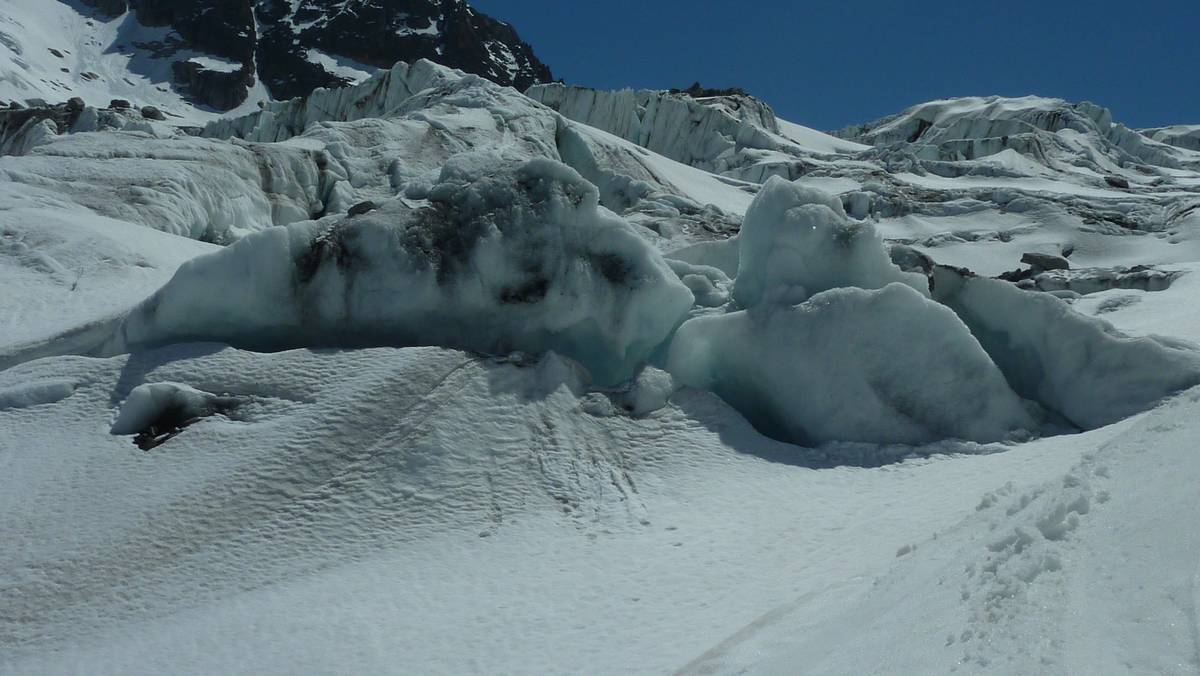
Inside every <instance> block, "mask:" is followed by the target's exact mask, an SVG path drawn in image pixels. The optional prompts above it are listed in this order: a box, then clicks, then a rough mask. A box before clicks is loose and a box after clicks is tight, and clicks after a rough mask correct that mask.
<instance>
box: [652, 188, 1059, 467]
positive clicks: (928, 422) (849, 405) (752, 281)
mask: <svg viewBox="0 0 1200 676" xmlns="http://www.w3.org/2000/svg"><path fill="white" fill-rule="evenodd" d="M736 243H737V247H738V263H737V270H736V272H737V279H736V280H735V282H734V287H733V298H734V300H735V301H737V303H738V304H739V305H740V306H742V307H744V308H747V309H746V310H741V311H735V312H731V313H728V314H717V315H705V316H700V317H696V318H694V319H690V320H688V321H687V322H685V323H684V324H683V326H681V327H680V329H679V331H678V332H677V333H676V335H675V338H674V339H673V341H672V343H671V347H670V350H669V355H668V369H669V371H670V372H671V374H672V375H673V376H674V377H675V378H676V380H677V381H678V382H679V383H681V384H683V385H688V386H691V387H695V388H700V389H706V390H711V391H713V392H715V393H717V394H718V395H719V396H720V397H721V398H723V399H725V401H727V402H729V403H730V405H732V406H733V407H734V408H736V409H738V410H739V411H740V412H741V413H742V414H743V415H745V416H746V417H747V418H749V419H750V420H751V422H753V423H754V424H755V426H756V427H757V428H758V429H760V430H762V431H764V432H766V433H768V434H771V435H772V436H776V437H778V438H781V439H786V440H789V441H792V442H795V443H800V444H806V443H822V442H827V441H832V440H843V441H866V442H881V443H882V442H893V443H918V442H922V441H930V440H933V439H943V438H947V437H959V438H964V439H971V440H976V441H995V440H997V439H1002V438H1004V437H1005V436H1006V435H1008V434H1010V433H1011V432H1013V431H1014V430H1018V429H1032V428H1034V427H1035V426H1036V422H1035V420H1034V418H1033V417H1032V415H1031V414H1030V413H1029V412H1028V411H1027V410H1026V409H1025V407H1024V405H1023V404H1022V402H1021V401H1020V399H1019V398H1018V397H1017V395H1016V394H1014V393H1013V392H1012V390H1011V389H1010V388H1009V387H1008V385H1007V384H1006V383H1005V381H1004V377H1003V375H1002V374H1001V373H1000V371H999V369H997V368H996V366H995V365H994V364H993V363H992V362H991V360H990V359H989V358H988V356H987V354H986V353H985V352H984V351H983V349H982V348H981V347H980V346H979V343H978V341H976V340H975V339H974V338H973V337H972V336H971V334H970V331H969V330H968V329H967V327H966V326H965V325H964V324H963V323H962V322H961V321H960V320H959V319H958V318H957V317H956V316H955V315H954V313H953V311H951V310H949V309H947V308H945V307H943V306H941V305H938V304H937V303H934V302H932V301H930V300H928V299H927V297H926V296H928V293H929V291H928V281H927V278H926V276H925V275H924V274H922V273H915V272H904V271H902V270H901V269H900V268H899V267H897V266H896V265H895V264H894V263H893V262H892V260H891V259H890V258H889V255H888V252H887V250H886V249H885V248H884V246H883V242H882V241H881V240H880V239H879V238H878V237H877V236H876V234H875V231H874V229H873V228H872V227H871V225H870V224H869V223H860V222H856V221H853V220H851V219H850V218H849V217H847V216H846V213H845V211H843V209H842V203H841V200H840V199H838V198H837V197H836V196H833V195H830V194H828V193H825V192H822V191H820V190H816V189H814V188H806V187H802V186H798V185H796V184H793V183H789V182H787V181H785V180H783V179H781V178H778V177H775V178H772V179H771V180H770V181H768V182H767V184H766V185H765V186H763V189H762V190H761V191H760V192H759V194H758V197H756V198H755V200H754V203H753V204H751V205H750V209H749V210H748V211H747V212H746V218H745V220H744V222H743V225H742V232H741V234H740V235H739V236H738V238H737V240H736ZM712 248H713V247H712V246H709V247H706V249H712ZM703 253H704V252H693V253H692V254H691V255H690V256H687V257H689V258H693V259H697V260H704V259H705V258H706V256H704V255H702V254H703ZM678 266H680V267H681V268H683V270H684V271H687V268H689V267H690V268H700V267H702V266H700V265H697V264H695V263H685V262H680V263H679V264H678ZM710 269H713V270H714V271H716V269H715V268H710ZM855 287H858V288H855ZM798 303H799V304H798ZM917 345H920V346H922V347H921V349H920V350H914V349H913V346H917Z"/></svg>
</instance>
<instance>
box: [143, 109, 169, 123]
mask: <svg viewBox="0 0 1200 676" xmlns="http://www.w3.org/2000/svg"><path fill="white" fill-rule="evenodd" d="M142 117H144V118H146V119H147V120H165V119H167V118H166V116H165V115H163V113H162V111H161V110H159V109H158V108H155V107H154V106H142Z"/></svg>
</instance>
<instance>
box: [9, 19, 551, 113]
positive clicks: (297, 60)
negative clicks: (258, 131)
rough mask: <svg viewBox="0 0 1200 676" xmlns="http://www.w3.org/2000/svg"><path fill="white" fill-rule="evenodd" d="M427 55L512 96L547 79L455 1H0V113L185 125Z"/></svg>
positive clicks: (511, 36) (512, 40)
mask: <svg viewBox="0 0 1200 676" xmlns="http://www.w3.org/2000/svg"><path fill="white" fill-rule="evenodd" d="M422 58H426V59H430V60H433V61H436V62H438V63H442V64H445V65H448V66H451V67H454V68H459V69H462V70H465V71H467V72H471V73H476V74H479V75H482V76H484V77H487V78H489V79H491V80H492V81H494V82H498V83H500V84H504V85H513V86H516V87H519V88H525V87H527V86H529V85H530V84H533V83H535V82H547V81H549V80H550V79H551V75H550V70H549V68H547V67H546V66H545V64H543V63H542V62H541V61H539V60H538V59H537V57H536V56H534V54H533V50H532V49H531V48H530V47H529V45H527V44H526V43H524V42H522V41H521V39H520V37H518V35H517V33H516V31H515V30H514V29H513V28H512V26H509V25H508V24H505V23H503V22H500V21H497V20H495V19H492V18H491V17H489V16H487V15H485V14H482V13H480V12H478V11H476V10H475V9H473V8H472V7H471V6H470V5H468V4H467V3H466V2H464V1H463V0H289V1H287V2H284V1H283V0H278V1H277V0H195V1H191V2H175V1H174V0H0V102H8V101H16V102H20V103H22V104H26V105H27V104H28V101H29V99H43V100H45V101H48V102H50V103H61V102H64V101H66V100H67V99H69V98H71V97H73V96H78V97H80V98H82V99H83V100H84V101H86V102H87V103H89V104H92V105H105V104H107V103H108V102H109V101H110V100H111V99H127V100H130V101H132V102H133V103H134V104H136V105H138V106H139V107H140V106H142V105H154V106H157V107H159V108H161V109H162V110H163V111H164V112H166V113H167V114H168V115H174V116H179V117H182V118H185V119H193V118H196V117H198V116H199V117H204V116H205V113H206V112H227V111H231V110H242V111H246V110H253V109H254V106H255V105H256V104H257V103H258V102H260V101H264V100H267V99H268V98H270V99H277V100H282V99H289V98H292V97H296V96H302V95H305V94H308V93H309V92H311V91H312V90H313V89H316V88H318V87H339V86H342V85H346V84H353V83H356V82H360V81H362V80H364V79H365V78H366V77H368V76H369V75H370V74H372V73H374V72H376V71H377V70H379V69H387V68H390V67H391V66H392V64H394V63H396V62H397V61H415V60H417V59H422ZM193 108H195V109H193ZM196 109H198V110H196Z"/></svg>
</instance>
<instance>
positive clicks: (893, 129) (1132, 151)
mask: <svg viewBox="0 0 1200 676" xmlns="http://www.w3.org/2000/svg"><path fill="white" fill-rule="evenodd" d="M837 134H838V136H840V137H842V138H845V139H850V140H854V141H858V142H861V143H867V144H870V145H874V146H878V147H881V148H888V147H894V146H899V147H904V148H905V149H906V150H907V151H908V152H911V153H913V154H914V155H915V156H916V157H917V158H919V159H922V160H931V161H956V160H971V159H976V158H980V157H986V156H989V155H994V154H996V153H999V152H1001V151H1003V150H1005V149H1013V150H1016V151H1017V152H1019V153H1021V154H1022V155H1026V156H1029V157H1032V158H1033V159H1035V160H1036V161H1038V162H1040V163H1043V164H1046V165H1047V166H1049V167H1051V168H1055V169H1059V168H1066V167H1069V166H1071V165H1077V166H1085V167H1088V168H1090V169H1092V170H1094V171H1100V172H1109V171H1113V170H1116V169H1117V168H1120V167H1124V166H1127V165H1134V164H1149V165H1155V166H1160V167H1167V168H1179V167H1180V166H1181V165H1182V163H1184V162H1186V161H1188V160H1187V159H1186V158H1182V156H1181V155H1180V154H1179V153H1178V152H1177V151H1176V150H1175V149H1174V148H1172V147H1170V146H1167V145H1164V144H1162V143H1158V142H1155V141H1152V140H1151V139H1149V138H1147V137H1145V136H1143V135H1141V134H1139V133H1137V132H1135V131H1132V130H1130V129H1128V128H1127V127H1125V126H1124V125H1122V124H1114V123H1113V120H1112V113H1110V112H1109V111H1108V109H1106V108H1102V107H1100V106H1098V105H1096V104H1094V103H1091V102H1088V101H1084V102H1081V103H1077V104H1071V103H1068V102H1066V101H1063V100H1061V99H1048V98H1043V97H1039V96H1026V97H1022V98H1003V97H998V96H990V97H966V98H959V99H946V100H941V101H931V102H928V103H923V104H919V105H917V106H913V107H912V108H909V109H908V110H905V111H904V112H902V113H899V114H897V115H892V116H890V117H885V118H883V119H880V120H877V121H875V122H870V123H867V124H864V125H856V126H851V127H846V128H845V129H842V130H840V131H839V132H837Z"/></svg>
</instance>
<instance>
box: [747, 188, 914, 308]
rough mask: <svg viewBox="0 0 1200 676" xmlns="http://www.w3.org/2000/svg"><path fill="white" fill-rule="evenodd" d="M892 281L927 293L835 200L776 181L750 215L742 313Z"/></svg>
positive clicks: (865, 226)
mask: <svg viewBox="0 0 1200 676" xmlns="http://www.w3.org/2000/svg"><path fill="white" fill-rule="evenodd" d="M892 282H900V283H902V284H907V285H909V286H911V287H912V288H914V289H916V290H918V291H920V292H921V293H923V294H928V283H927V281H926V279H925V276H924V275H921V274H917V273H911V272H904V271H902V270H900V268H898V267H896V266H895V265H894V264H893V263H892V261H891V259H890V258H889V257H888V253H887V251H886V250H885V249H884V247H883V243H882V241H881V240H880V239H879V237H878V236H877V235H876V234H875V229H874V227H873V226H872V225H871V224H870V223H869V222H858V221H854V220H851V219H850V218H849V217H848V216H846V212H845V210H844V209H843V208H842V201H841V200H840V199H838V197H836V196H835V195H830V194H828V193H825V192H822V191H820V190H817V189H815V188H806V187H802V186H799V185H796V184H794V183H790V182H788V181H785V180H783V179H782V178H779V177H778V176H776V177H772V178H771V180H769V181H767V183H766V185H764V186H763V188H762V190H761V191H760V192H759V194H758V197H757V198H755V200H754V203H753V204H751V205H750V209H749V210H747V211H746V217H745V219H744V220H743V222H742V231H741V234H740V236H739V242H738V269H737V282H736V283H735V285H734V288H733V297H734V299H735V300H737V301H738V303H740V304H741V305H742V306H743V307H754V306H757V305H762V304H779V303H783V304H795V303H799V302H801V301H804V300H806V299H807V298H809V297H810V296H813V295H815V294H817V293H820V292H821V291H826V290H828V289H834V288H838V287H844V286H856V287H859V288H864V289H877V288H880V287H883V286H886V285H888V284H890V283H892Z"/></svg>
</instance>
